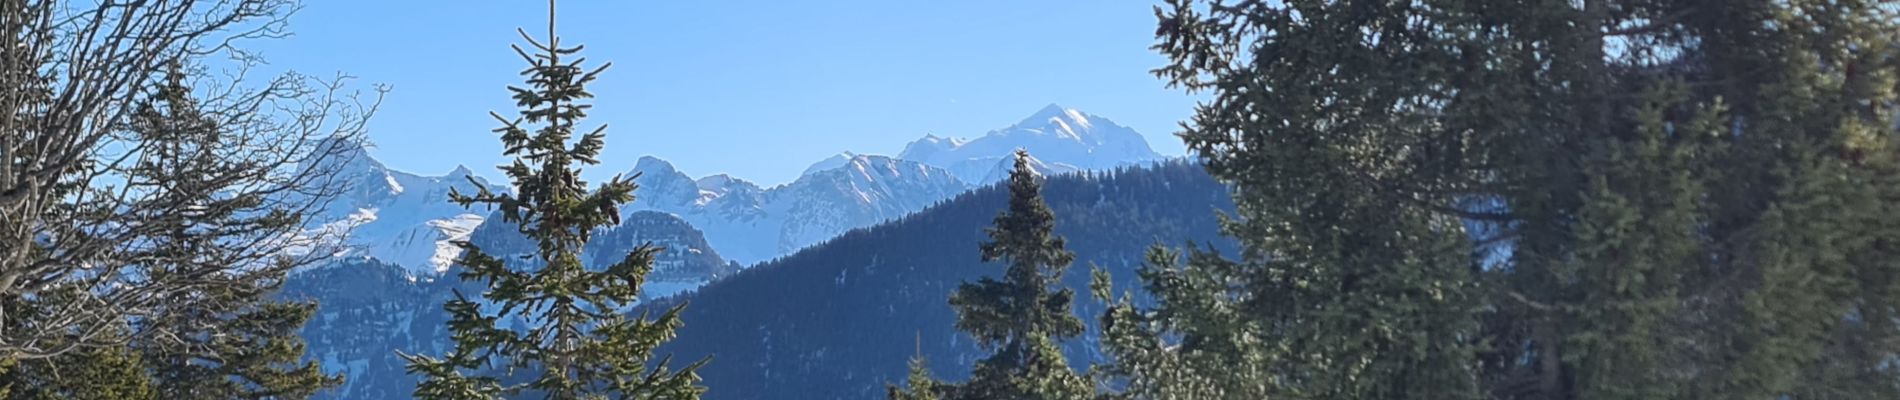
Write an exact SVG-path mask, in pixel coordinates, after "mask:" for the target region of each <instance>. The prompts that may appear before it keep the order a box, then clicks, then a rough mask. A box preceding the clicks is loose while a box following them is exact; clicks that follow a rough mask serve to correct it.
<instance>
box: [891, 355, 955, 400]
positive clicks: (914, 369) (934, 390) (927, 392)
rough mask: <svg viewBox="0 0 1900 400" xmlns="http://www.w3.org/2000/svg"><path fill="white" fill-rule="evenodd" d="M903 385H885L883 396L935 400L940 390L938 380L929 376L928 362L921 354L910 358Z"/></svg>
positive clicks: (913, 399)
mask: <svg viewBox="0 0 1900 400" xmlns="http://www.w3.org/2000/svg"><path fill="white" fill-rule="evenodd" d="M904 385H905V387H902V388H899V387H897V386H896V385H889V386H888V387H886V388H885V389H886V394H885V397H886V398H889V399H891V400H937V399H940V398H942V397H940V394H939V392H940V391H942V389H941V386H942V385H943V384H942V383H940V382H937V380H936V378H931V377H930V362H929V361H926V360H925V359H924V357H923V356H917V357H912V358H911V359H910V375H909V376H908V377H906V378H905V380H904Z"/></svg>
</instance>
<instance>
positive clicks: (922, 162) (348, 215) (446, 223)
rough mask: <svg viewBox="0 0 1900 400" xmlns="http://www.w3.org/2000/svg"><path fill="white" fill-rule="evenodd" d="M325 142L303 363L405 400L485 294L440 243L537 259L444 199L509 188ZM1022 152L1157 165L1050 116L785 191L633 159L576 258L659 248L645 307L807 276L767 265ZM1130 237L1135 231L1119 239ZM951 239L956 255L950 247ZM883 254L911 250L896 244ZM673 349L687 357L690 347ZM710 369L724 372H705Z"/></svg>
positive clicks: (926, 145) (484, 214) (810, 177)
mask: <svg viewBox="0 0 1900 400" xmlns="http://www.w3.org/2000/svg"><path fill="white" fill-rule="evenodd" d="M334 145H342V146H346V147H345V150H346V153H347V154H346V155H347V157H344V158H341V159H340V160H341V161H339V164H337V165H331V166H330V167H331V170H333V171H335V173H336V175H335V177H336V178H337V179H341V180H343V181H344V182H345V183H347V184H349V185H351V190H349V191H348V192H347V193H345V194H344V195H343V196H341V197H339V198H337V199H335V200H334V201H331V202H330V203H329V204H328V207H326V208H325V209H324V210H322V211H321V212H320V213H318V214H317V215H315V216H313V218H314V221H313V223H315V224H317V225H318V226H319V227H318V228H317V229H320V230H325V231H342V230H344V229H348V230H349V231H350V235H349V236H348V237H347V239H345V240H346V242H345V243H342V244H344V245H346V246H344V248H343V250H342V251H340V252H338V253H337V254H336V256H335V257H334V260H335V261H334V262H331V263H327V264H325V265H319V266H315V267H311V268H309V269H307V270H304V271H300V272H298V273H296V274H294V275H293V276H292V278H291V280H290V282H289V283H288V284H287V285H286V289H285V296H288V297H292V298H305V299H313V300H317V301H319V302H320V303H321V304H322V308H321V309H320V310H319V312H318V316H317V318H316V320H315V321H312V322H311V323H310V324H309V325H308V326H306V327H305V329H304V336H305V338H306V339H308V340H309V341H310V349H309V355H310V357H311V358H313V359H317V360H322V361H323V364H324V367H325V369H326V370H329V371H332V372H341V373H344V374H345V375H347V377H348V378H349V381H348V383H346V386H345V387H344V388H342V389H341V390H339V391H336V392H333V395H334V396H335V397H333V398H345V399H379V398H406V397H407V393H408V392H407V389H408V387H407V385H411V384H413V381H412V380H410V379H408V377H407V376H406V375H405V374H404V373H403V370H402V363H401V362H400V360H399V359H398V358H396V357H395V356H394V351H396V350H403V351H410V352H417V351H421V352H429V353H431V354H435V353H440V352H441V351H442V350H444V349H445V347H444V346H446V342H445V340H446V336H445V332H443V331H442V328H441V323H442V319H443V318H444V316H443V315H442V312H441V309H440V307H441V304H442V303H443V301H445V300H447V298H448V293H450V292H451V289H461V290H463V292H464V293H468V294H470V295H473V294H474V293H479V291H480V290H481V289H480V288H479V287H474V286H470V285H471V284H470V283H465V282H461V281H460V280H459V279H455V278H454V277H453V274H454V273H455V272H454V269H455V267H454V260H455V259H456V258H457V257H459V256H460V253H461V250H460V249H459V248H458V247H456V246H454V245H453V244H452V242H454V241H458V240H468V241H471V242H473V243H475V244H476V245H478V246H481V247H482V248H483V249H484V250H485V251H487V252H489V253H490V254H493V255H497V256H499V257H503V258H504V259H508V260H511V262H521V263H532V262H535V260H534V259H533V258H534V254H533V246H532V245H531V244H530V243H528V242H527V241H526V240H525V238H524V237H522V236H521V235H520V234H519V233H518V231H517V229H518V228H517V227H515V226H513V225H511V224H502V223H498V222H499V221H500V220H499V218H491V216H490V215H489V213H490V212H491V210H485V209H475V210H467V209H463V208H462V207H460V206H457V205H454V204H451V203H449V202H448V201H447V194H448V193H449V191H450V190H451V189H453V190H457V191H462V192H464V193H472V192H474V191H476V190H477V189H478V188H482V187H486V188H488V189H490V190H495V191H506V190H508V188H507V187H504V186H501V185H496V184H492V183H489V182H487V181H485V180H483V179H481V178H479V177H474V176H473V175H472V174H471V173H470V171H469V170H468V169H467V168H464V167H457V168H455V169H454V170H453V171H450V172H449V173H448V174H445V175H441V176H422V175H416V174H412V173H407V172H401V171H395V170H391V169H389V168H387V167H386V166H385V165H383V164H382V163H381V162H380V161H378V160H376V159H374V158H372V157H370V155H369V154H368V152H367V151H365V150H364V149H363V148H362V147H360V145H352V144H341V143H338V144H334ZM1018 148H1026V149H1028V150H1030V152H1031V153H1032V154H1033V155H1034V156H1035V157H1036V158H1037V159H1038V160H1036V161H1035V162H1034V163H1033V165H1034V167H1035V168H1036V169H1037V171H1038V172H1040V173H1042V174H1044V175H1060V174H1067V173H1073V172H1079V171H1086V170H1107V169H1113V168H1117V167H1127V166H1135V165H1144V164H1147V163H1151V162H1154V161H1158V160H1161V159H1162V156H1160V155H1158V154H1156V153H1155V152H1154V151H1153V150H1151V149H1150V148H1149V147H1148V144H1147V142H1146V141H1145V140H1143V139H1142V137H1141V136H1140V134H1138V133H1135V132H1134V131H1133V130H1131V129H1128V128H1126V127H1122V126H1119V125H1115V124H1114V123H1113V122H1110V121H1108V120H1106V119H1103V118H1101V117H1097V116H1092V115H1089V114H1086V113H1083V112H1080V111H1076V110H1073V109H1067V108H1062V107H1059V106H1055V105H1051V106H1049V107H1045V108H1044V109H1043V110H1041V111H1038V112H1037V113H1035V114H1034V115H1031V116H1030V117H1029V118H1026V119H1024V120H1022V121H1021V122H1018V123H1016V124H1014V125H1011V126H1009V127H1007V128H1003V129H999V130H994V131H990V132H988V133H987V134H985V135H983V136H980V137H977V138H975V139H968V140H966V139H949V138H942V137H937V136H934V135H933V136H926V137H925V138H923V139H920V140H918V141H916V142H913V143H911V144H910V145H908V146H906V147H905V149H904V151H903V152H902V153H901V154H900V155H899V156H898V157H895V158H893V157H888V156H879V155H867V154H858V153H851V152H845V153H841V154H839V155H837V156H834V157H830V158H827V159H825V160H821V161H819V162H817V163H814V164H812V165H811V166H810V167H808V168H807V169H806V170H805V171H804V172H803V174H801V175H800V176H799V177H798V178H797V179H796V180H794V181H793V182H790V183H786V184H782V185H777V186H772V187H760V186H759V185H757V184H754V183H751V182H748V181H746V180H744V179H740V178H737V177H733V176H729V175H712V176H705V177H700V178H697V179H695V178H693V177H691V176H688V175H686V174H684V173H681V172H679V171H678V170H677V169H675V168H673V166H672V165H671V164H670V163H667V162H666V161H664V160H661V159H658V158H655V157H641V158H640V159H638V160H635V161H634V163H633V164H634V165H633V167H632V169H631V171H629V172H630V173H633V174H638V175H637V177H636V178H635V179H634V180H635V182H636V183H638V184H639V185H640V188H639V189H638V190H636V191H635V195H636V196H637V199H636V200H635V201H634V202H632V203H630V204H628V205H626V206H624V207H623V208H622V210H621V213H622V222H621V224H619V225H618V226H614V227H608V228H603V229H602V230H601V231H599V232H596V235H595V240H594V241H593V242H591V243H590V244H589V245H588V247H587V248H586V249H583V259H584V260H583V261H584V262H586V263H588V264H589V265H590V267H599V266H601V265H602V264H604V263H606V262H609V261H612V260H617V259H618V258H619V257H620V256H622V255H624V254H626V252H627V251H630V250H632V249H633V248H634V247H635V246H638V245H640V244H641V243H647V242H652V243H654V244H656V245H659V246H661V247H663V248H664V249H665V250H663V251H662V252H661V253H660V254H659V259H658V264H659V265H658V266H657V268H656V269H655V272H654V273H653V275H652V276H651V277H650V279H649V281H648V282H647V284H646V286H644V288H643V291H644V293H643V294H644V295H645V296H646V297H648V298H654V297H661V296H672V295H676V294H682V293H688V294H690V293H691V292H692V291H694V290H695V289H698V288H701V287H703V286H705V285H708V284H710V283H713V282H718V281H720V280H723V279H724V278H725V277H728V276H737V275H745V272H743V271H744V269H745V268H746V267H748V266H751V265H754V264H760V263H764V264H763V265H768V266H776V267H772V268H773V269H772V270H773V271H788V270H796V269H799V268H812V267H786V266H783V265H788V263H789V264H796V263H799V262H808V261H796V260H810V259H812V258H811V257H810V256H805V257H804V258H797V259H788V260H781V261H772V260H775V259H781V258H783V257H787V256H789V255H792V254H795V253H796V254H803V253H801V250H805V249H808V248H813V247H814V246H820V247H824V248H831V249H837V248H839V247H838V246H843V245H824V243H827V241H839V240H845V239H837V238H839V236H840V235H844V234H846V233H848V232H852V231H854V230H860V229H863V228H867V227H871V226H875V225H878V224H881V223H886V222H890V221H900V220H903V221H912V222H910V224H912V225H910V226H915V224H917V223H919V222H916V221H917V220H916V219H914V218H907V216H910V215H912V214H913V213H916V212H918V211H920V210H924V209H926V208H931V207H933V206H936V205H939V204H944V203H945V202H947V201H952V199H956V198H963V197H969V195H966V194H965V193H967V192H969V191H970V190H972V189H975V188H978V187H982V186H985V185H987V184H988V183H991V182H995V181H998V180H1000V179H1001V178H1002V177H1003V176H1006V174H1007V171H1008V170H1009V168H1010V167H1011V166H1012V165H1011V163H1010V160H1009V157H1008V156H1009V155H1010V153H1012V152H1013V151H1014V150H1016V149H1018ZM609 163H610V164H611V161H609ZM1177 169H1178V168H1177ZM1194 170H1195V171H1198V168H1195V169H1194ZM1171 179H1183V178H1171ZM1193 179H1205V176H1204V175H1202V176H1200V177H1198V178H1193ZM1142 190H1148V189H1142ZM1151 195H1155V196H1160V197H1159V198H1165V197H1169V196H1173V195H1172V194H1151ZM1201 195H1205V193H1202V194H1201ZM960 196H961V197H960ZM983 196H993V195H983ZM979 198H980V197H979ZM970 201H973V200H960V203H959V204H964V205H963V206H960V207H964V208H968V207H971V206H970V205H969V204H970V203H969V202H970ZM1197 204H1198V203H1197ZM1200 208H1201V209H1202V210H1203V211H1204V210H1206V209H1207V207H1200ZM1135 209H1145V208H1144V207H1135ZM1058 210H1059V211H1060V210H1062V208H1058ZM1106 211H1108V210H1098V211H1095V212H1106ZM986 212H990V213H993V211H986ZM1202 214H1205V215H1204V216H1206V217H1207V218H1208V219H1209V220H1210V221H1211V218H1212V216H1211V214H1206V213H1202V212H1196V213H1195V214H1194V215H1202ZM1104 215H1107V214H1104ZM1097 218H1113V217H1107V216H1103V217H1097ZM987 221H988V216H982V217H980V218H976V219H974V220H971V221H963V222H958V223H956V224H942V228H940V229H949V230H952V231H954V232H944V233H946V234H952V235H964V236H967V235H968V234H974V233H975V232H980V230H971V229H976V228H969V227H964V226H963V225H968V224H969V223H982V222H987ZM953 227H954V228H953ZM964 228H969V229H964ZM907 229H908V228H907ZM963 230H970V232H962V231H963ZM1142 232H1146V231H1141V230H1136V231H1130V232H1126V233H1129V234H1135V235H1139V234H1141V233H1142ZM954 237H961V236H954ZM1158 238H1159V237H1150V238H1145V239H1142V240H1157V239H1158ZM847 242H849V241H847ZM956 243H959V244H958V245H957V246H962V244H961V241H958V242H956ZM936 244H938V243H932V242H928V241H926V242H913V243H908V244H901V245H902V246H911V248H914V250H915V251H916V252H918V254H922V253H923V252H929V251H936V250H928V249H927V248H930V247H931V246H934V245H936ZM893 245H900V244H893ZM964 247H967V246H964ZM889 250H890V251H911V250H906V248H905V247H898V248H893V249H889ZM964 250H969V249H964ZM833 251H836V250H833ZM972 254H974V253H973V252H972ZM970 258H971V259H974V256H973V255H972V256H971V257H970ZM775 273H783V272H775ZM445 278H446V279H445ZM753 279H756V278H753ZM838 279H840V280H845V279H849V278H848V277H840V278H838ZM809 289H813V290H816V289H818V288H816V287H813V288H809ZM722 293H728V294H723V295H719V296H732V295H731V294H730V293H731V292H730V291H725V292H722ZM761 295H763V294H761ZM931 295H932V296H935V295H936V294H931ZM938 297H940V296H938ZM706 298H725V297H706ZM937 300H940V299H937ZM731 301H737V300H731ZM917 301H923V300H917ZM926 303H929V302H923V303H918V304H926ZM893 304H896V303H893ZM887 306H888V305H887ZM827 307H834V306H827ZM844 309H850V307H847V308H844ZM840 310H843V309H840ZM946 310H947V309H946ZM938 311H941V310H930V311H928V313H936V312H938ZM692 313H693V315H696V316H695V317H693V318H695V319H703V318H707V317H704V316H700V315H705V311H692ZM739 315H740V314H736V315H734V316H733V317H734V318H738V317H739ZM742 315H752V314H742ZM933 315H934V314H933ZM690 321H691V320H689V324H693V322H690ZM810 323H811V324H823V322H810ZM708 324H712V323H710V322H708ZM807 326H813V325H807ZM834 328H835V327H834ZM691 329H696V330H697V329H700V328H691ZM727 334H742V335H743V334H744V333H740V332H728V333H727ZM706 335H708V336H709V337H710V336H717V335H714V334H706ZM692 343H698V342H692ZM682 349H683V350H690V351H688V352H691V351H698V350H693V349H699V348H697V347H682ZM732 366H733V367H737V366H738V364H732ZM718 368H725V367H718ZM713 371H721V372H718V374H725V373H726V372H724V371H726V370H723V369H717V368H715V369H714V370H713ZM897 371H898V372H901V371H902V369H901V368H899V369H897ZM709 373H713V372H710V371H709ZM710 376H712V375H709V377H710ZM719 376H722V377H723V376H727V375H719ZM775 376H779V375H775ZM721 379H729V378H721ZM853 382H856V381H853ZM735 392H737V391H735ZM726 398H736V397H726Z"/></svg>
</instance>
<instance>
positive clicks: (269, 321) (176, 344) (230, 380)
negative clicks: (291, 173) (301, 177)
mask: <svg viewBox="0 0 1900 400" xmlns="http://www.w3.org/2000/svg"><path fill="white" fill-rule="evenodd" d="M157 86H158V88H157V90H155V91H154V93H153V94H152V97H151V99H149V100H148V101H146V102H145V103H144V104H143V105H141V106H140V107H138V108H137V112H136V113H135V114H134V115H133V117H132V121H133V123H132V125H131V129H132V130H133V131H135V132H137V133H138V134H139V136H140V137H142V138H144V139H145V140H146V143H145V151H147V152H150V153H152V154H150V156H149V157H145V159H146V161H145V162H143V163H141V164H140V165H139V168H143V169H146V170H150V171H152V172H151V174H152V175H160V174H163V175H164V176H168V177H171V179H172V182H170V183H169V184H171V185H175V186H177V187H216V186H217V185H216V183H213V182H202V180H203V179H205V177H207V176H218V175H219V174H216V173H200V172H202V171H195V170H192V169H191V168H190V167H191V166H204V165H218V164H217V163H215V162H209V161H208V160H201V159H203V158H209V157H215V156H216V154H215V153H214V152H212V151H207V150H208V149H206V148H204V147H201V146H197V145H196V144H198V143H206V142H216V141H217V140H219V137H220V135H221V134H222V133H223V132H221V131H220V129H221V125H220V124H219V122H218V119H217V118H215V117H214V116H210V115H205V113H203V112H202V111H201V110H200V109H199V108H200V107H199V106H198V104H197V100H196V99H194V98H193V97H192V94H191V88H190V87H188V86H186V85H185V75H184V74H183V73H181V72H179V71H178V70H177V69H176V68H174V69H173V70H172V71H171V72H170V73H169V74H168V75H167V78H166V79H164V80H162V81H160V82H159V84H158V85H157ZM204 197H205V198H204V201H205V202H207V203H216V202H219V201H225V200H221V199H215V198H213V196H212V195H211V194H209V193H207V194H206V196H204ZM203 209H204V210H206V211H205V212H203V213H201V214H200V215H197V216H196V217H197V218H194V219H171V220H154V221H149V222H148V223H149V224H151V225H152V230H153V231H156V232H162V233H161V234H156V235H153V237H152V238H151V239H150V240H149V241H148V242H147V243H146V244H145V245H147V246H149V247H151V248H152V251H155V252H160V253H165V254H181V255H183V254H191V255H196V256H193V257H166V258H159V260H161V261H162V262H157V263H154V264H152V265H147V266H145V267H144V270H145V273H146V274H147V275H148V279H150V280H151V281H154V282H172V281H184V280H196V281H200V282H210V283H214V284H203V285H198V289H196V290H188V291H169V292H165V293H164V296H166V297H165V298H164V301H163V302H162V304H163V305H162V306H161V307H156V308H155V309H154V310H153V311H152V312H150V315H146V316H144V317H143V318H140V319H139V320H137V321H136V322H135V323H134V324H133V327H132V329H134V330H137V331H141V332H152V334H144V335H137V338H136V339H135V340H133V341H132V343H131V345H132V347H133V350H135V351H137V352H138V353H139V354H140V357H139V359H141V360H143V361H144V362H145V363H146V364H147V365H149V366H150V370H151V371H152V377H151V379H152V382H153V384H154V387H155V389H156V390H157V392H158V393H159V394H160V395H161V396H163V397H166V398H189V399H264V398H270V399H302V398H308V397H310V396H311V395H313V394H315V393H316V392H317V391H319V390H323V389H325V388H329V387H333V386H336V385H338V384H340V383H342V377H341V376H340V375H329V374H325V373H323V371H322V369H321V368H320V367H319V366H318V364H317V363H316V362H315V361H305V360H303V355H304V342H303V338H302V337H301V336H299V335H298V330H299V329H300V328H301V327H302V326H303V324H304V322H306V321H308V320H309V319H310V317H311V315H312V313H314V312H315V310H316V304H314V303H300V302H285V301H280V300H275V299H272V298H271V297H272V296H274V295H275V294H276V292H277V289H278V287H280V286H281V285H282V284H283V281H284V279H285V277H286V275H287V273H286V271H287V270H288V268H228V267H224V266H222V265H219V264H220V263H226V262H230V261H229V260H231V259H233V257H230V256H229V255H228V254H225V252H226V251H229V250H230V249H227V248H225V247H224V246H218V245H216V244H215V243H214V242H213V240H215V239H213V238H214V237H215V236H216V235H217V233H216V229H248V228H249V227H251V226H254V225H262V224H296V223H298V222H297V219H296V218H291V217H288V216H284V215H265V216H250V217H247V216H243V215H240V214H239V213H236V212H234V211H233V210H234V208H232V207H221V206H217V205H215V204H209V205H206V206H205V207H203ZM213 224H215V226H213ZM283 262H288V261H283ZM205 271H215V272H212V273H205Z"/></svg>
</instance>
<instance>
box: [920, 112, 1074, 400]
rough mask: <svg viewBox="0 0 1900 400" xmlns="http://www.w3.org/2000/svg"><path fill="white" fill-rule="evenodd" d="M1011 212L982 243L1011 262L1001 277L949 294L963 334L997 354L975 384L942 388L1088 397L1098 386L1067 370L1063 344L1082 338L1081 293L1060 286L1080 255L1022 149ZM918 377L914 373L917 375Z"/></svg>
mask: <svg viewBox="0 0 1900 400" xmlns="http://www.w3.org/2000/svg"><path fill="white" fill-rule="evenodd" d="M1015 162H1016V164H1015V169H1014V170H1012V171H1010V174H1009V181H1008V185H1009V208H1008V209H1007V210H1005V211H1003V213H1002V214H1000V215H997V216H996V220H995V223H994V225H993V226H992V227H991V228H989V237H990V240H989V241H988V242H984V243H983V244H982V256H983V261H984V262H997V261H1001V262H1005V263H1007V264H1008V269H1006V270H1005V271H1004V273H1003V277H1002V279H1001V280H997V279H995V278H990V277H985V278H982V279H980V280H978V281H976V282H974V283H964V284H962V285H960V286H958V287H957V290H956V291H955V292H954V293H952V294H951V295H950V306H951V307H953V308H955V309H956V312H957V322H956V326H957V329H959V330H962V331H964V332H965V333H968V334H969V335H970V336H971V337H974V338H976V340H977V343H978V344H979V345H981V346H983V347H985V348H988V349H991V350H993V351H994V353H993V354H991V355H990V356H989V357H987V358H984V359H983V360H980V361H977V363H976V366H975V370H974V371H972V373H971V377H970V381H969V382H964V383H961V384H949V385H944V387H945V388H946V392H947V393H948V394H949V395H948V396H946V397H948V398H951V399H1083V398H1088V397H1090V396H1092V391H1093V388H1092V386H1090V384H1089V382H1088V381H1087V380H1086V379H1084V378H1083V377H1082V376H1081V375H1079V374H1077V373H1076V372H1075V370H1073V369H1070V368H1069V364H1068V361H1067V360H1066V359H1065V358H1064V356H1063V355H1062V349H1061V347H1060V346H1059V341H1061V340H1064V339H1068V338H1073V337H1076V336H1077V335H1080V334H1082V330H1083V326H1082V320H1081V319H1080V318H1077V317H1076V316H1075V314H1074V312H1073V311H1071V308H1072V307H1073V303H1074V301H1075V299H1074V297H1075V292H1074V291H1073V290H1070V289H1066V288H1062V289H1058V287H1059V284H1060V282H1061V279H1062V273H1063V271H1064V270H1066V269H1068V267H1069V264H1070V263H1072V262H1074V261H1075V254H1074V253H1071V252H1069V251H1068V249H1066V248H1065V244H1064V240H1063V238H1062V237H1060V236H1056V235H1055V233H1054V230H1055V214H1054V213H1053V212H1052V211H1050V210H1049V205H1048V204H1047V203H1044V202H1043V200H1042V193H1041V192H1042V183H1041V177H1040V176H1037V174H1036V172H1035V170H1034V169H1033V167H1031V165H1030V162H1031V160H1030V158H1029V153H1028V152H1026V151H1022V150H1017V151H1016V161H1015ZM913 373H914V372H913Z"/></svg>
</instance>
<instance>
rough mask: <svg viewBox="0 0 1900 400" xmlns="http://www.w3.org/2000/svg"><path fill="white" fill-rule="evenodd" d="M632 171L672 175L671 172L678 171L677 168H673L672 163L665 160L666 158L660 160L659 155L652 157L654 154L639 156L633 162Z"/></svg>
mask: <svg viewBox="0 0 1900 400" xmlns="http://www.w3.org/2000/svg"><path fill="white" fill-rule="evenodd" d="M633 172H634V173H646V174H648V175H652V174H667V175H672V174H676V173H679V170H677V169H674V168H673V163H670V162H666V160H661V159H660V158H659V157H654V156H650V155H649V156H640V161H638V162H635V163H634V164H633Z"/></svg>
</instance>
